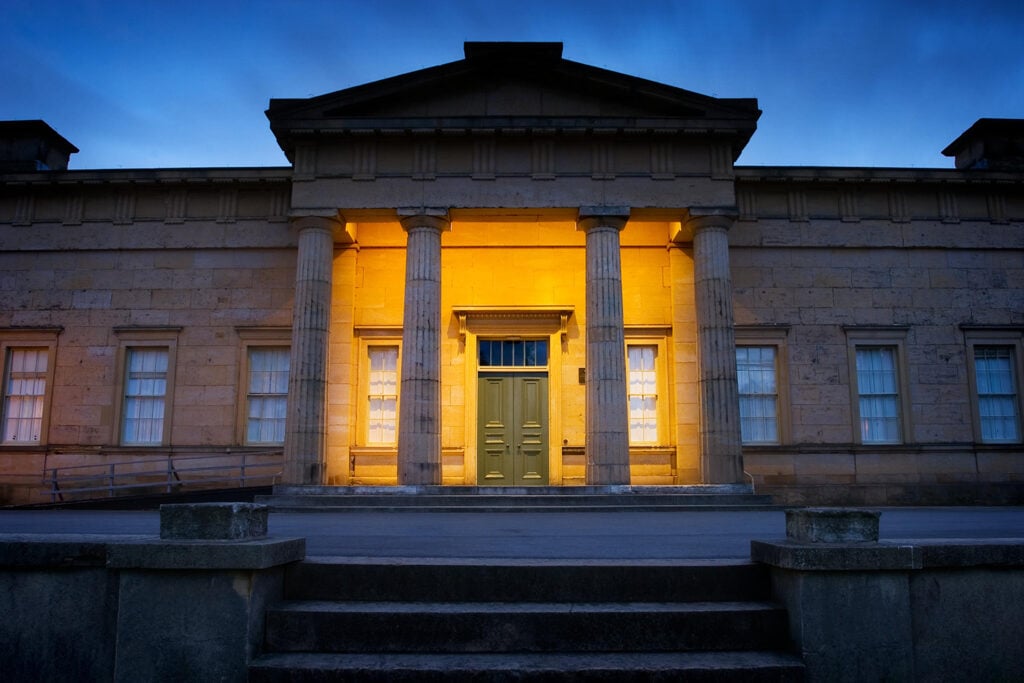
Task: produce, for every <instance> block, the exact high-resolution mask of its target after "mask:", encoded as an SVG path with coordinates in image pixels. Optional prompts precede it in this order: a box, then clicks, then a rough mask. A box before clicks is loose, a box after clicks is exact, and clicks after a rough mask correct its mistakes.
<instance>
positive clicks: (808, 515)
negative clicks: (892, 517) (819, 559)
mask: <svg viewBox="0 0 1024 683" xmlns="http://www.w3.org/2000/svg"><path fill="white" fill-rule="evenodd" d="M879 517H881V513H880V512H877V511H873V510H854V509H849V508H806V509H803V510H786V537H787V538H789V539H790V540H792V541H796V542H799V543H874V542H877V541H878V519H879Z"/></svg>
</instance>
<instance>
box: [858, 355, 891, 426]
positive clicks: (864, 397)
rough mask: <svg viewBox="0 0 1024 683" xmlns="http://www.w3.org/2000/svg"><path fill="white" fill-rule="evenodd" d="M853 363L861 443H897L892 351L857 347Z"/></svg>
mask: <svg viewBox="0 0 1024 683" xmlns="http://www.w3.org/2000/svg"><path fill="white" fill-rule="evenodd" d="M856 362H857V392H858V393H859V395H860V403H859V405H860V435H861V440H862V441H863V442H864V443H897V442H899V441H900V412H899V410H900V408H899V393H898V389H897V386H898V382H897V378H896V349H895V347H891V346H879V347H858V348H857V352H856Z"/></svg>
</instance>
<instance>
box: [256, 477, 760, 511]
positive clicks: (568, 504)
mask: <svg viewBox="0 0 1024 683" xmlns="http://www.w3.org/2000/svg"><path fill="white" fill-rule="evenodd" d="M255 502H257V503H263V504H265V505H268V506H270V509H271V510H273V511H275V512H344V511H360V512H367V511H373V512H388V511H410V512H411V511H416V510H419V511H423V512H538V511H550V512H559V511H561V512H570V511H571V512H590V511H601V512H609V511H614V510H620V511H633V512H642V511H652V510H654V511H656V510H715V511H723V510H775V509H778V508H777V507H775V506H773V505H772V501H771V496H766V495H755V494H754V493H753V492H752V489H751V487H749V486H746V485H741V484H723V485H697V486H533V487H527V486H275V487H274V490H273V493H272V494H271V495H264V496H257V497H256V501H255Z"/></svg>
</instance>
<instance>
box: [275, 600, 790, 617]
mask: <svg viewBox="0 0 1024 683" xmlns="http://www.w3.org/2000/svg"><path fill="white" fill-rule="evenodd" d="M637 612H646V613H650V614H659V613H662V614H679V613H687V614H707V613H716V614H717V613H728V614H754V613H763V612H780V613H782V612H784V608H783V607H782V606H781V605H780V604H778V603H775V602H771V601H767V600H764V601H762V600H702V601H693V602H547V601H545V602H474V601H466V602H392V601H374V602H352V601H334V600H286V601H283V602H280V603H277V604H275V605H272V606H271V607H269V608H268V609H267V615H268V616H269V615H276V614H285V613H288V614H292V615H294V614H306V615H312V614H355V615H358V614H366V615H378V614H385V615H389V616H396V617H406V616H408V617H414V616H416V615H420V614H431V615H434V614H450V615H473V614H493V613H500V614H508V615H516V614H529V615H533V614H548V613H551V614H635V613H637Z"/></svg>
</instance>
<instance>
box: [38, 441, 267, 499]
mask: <svg viewBox="0 0 1024 683" xmlns="http://www.w3.org/2000/svg"><path fill="white" fill-rule="evenodd" d="M282 457H283V454H282V452H281V451H233V452H229V453H210V454H206V455H175V454H173V453H167V454H166V455H165V456H163V457H161V458H159V459H157V458H146V459H143V460H124V461H119V462H111V463H105V464H104V463H96V464H92V465H68V466H64V467H52V468H47V469H46V471H45V473H44V477H45V478H44V480H43V485H44V486H46V487H48V488H49V491H50V500H51V502H54V503H57V502H63V501H64V495H65V494H68V495H74V494H90V493H96V492H99V491H105V492H106V493H107V496H108V497H111V498H112V497H114V496H116V495H118V494H119V493H122V492H129V491H131V490H133V489H153V488H154V487H163V488H164V491H165V492H166V493H171V492H173V491H180V490H182V489H183V488H200V487H202V488H209V485H210V484H228V483H232V484H237V486H239V487H242V486H245V485H246V482H247V481H250V480H254V479H260V480H264V481H267V480H269V483H271V484H276V483H277V482H278V480H279V478H280V476H281V472H282V468H283V463H282ZM254 458H259V459H267V458H270V459H271V460H270V462H253V459H254ZM231 459H236V460H237V463H231V462H224V461H225V460H229V461H230V460H231ZM212 460H217V461H220V462H218V463H217V464H213V465H199V464H197V465H194V466H189V465H190V461H207V462H208V461H212ZM154 464H157V465H159V468H149V469H147V468H146V466H150V465H154ZM183 464H184V465H185V466H183ZM140 466H141V467H142V469H139V467H140ZM118 468H121V470H122V471H120V472H118ZM125 468H131V469H129V470H128V471H125ZM271 468H272V469H273V471H270V472H263V471H262V470H267V469H271ZM235 469H237V470H238V474H237V475H235V474H231V475H228V476H219V477H216V476H214V477H210V476H199V477H196V478H192V477H190V476H189V475H191V474H195V473H203V472H224V471H225V470H235ZM86 470H92V472H89V473H85V471H86ZM247 470H248V472H247ZM254 470H255V471H256V473H255V474H253V473H252V472H253V471H254ZM182 474H184V475H186V478H184V479H183V478H182V476H181V475H182ZM154 475H159V479H156V480H154V479H153V476H154ZM146 477H149V478H150V479H149V480H148V481H139V479H140V478H146ZM130 480H134V481H130ZM100 481H105V482H106V483H104V484H102V485H95V484H96V482H100ZM122 482H127V483H122ZM87 483H88V484H91V485H86V486H76V485H75V484H87ZM87 497H88V496H87Z"/></svg>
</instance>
